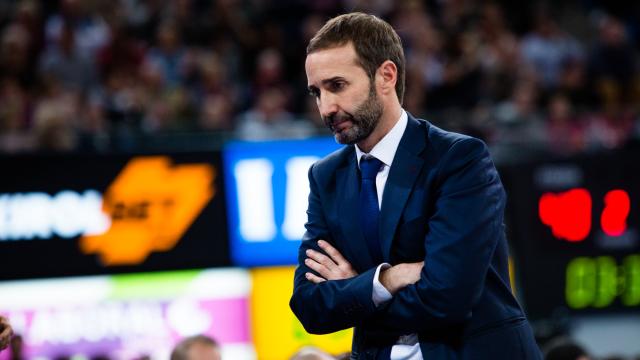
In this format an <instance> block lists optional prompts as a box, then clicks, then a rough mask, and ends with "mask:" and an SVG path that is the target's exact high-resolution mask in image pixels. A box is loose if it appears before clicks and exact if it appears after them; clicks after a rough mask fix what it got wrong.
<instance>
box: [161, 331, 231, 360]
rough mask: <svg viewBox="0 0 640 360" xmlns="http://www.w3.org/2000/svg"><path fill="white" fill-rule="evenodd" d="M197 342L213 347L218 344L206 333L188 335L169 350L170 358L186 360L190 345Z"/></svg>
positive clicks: (172, 359)
mask: <svg viewBox="0 0 640 360" xmlns="http://www.w3.org/2000/svg"><path fill="white" fill-rule="evenodd" d="M197 343H200V344H203V345H209V346H213V347H218V346H219V345H218V343H217V342H216V341H215V340H214V339H213V338H211V337H209V336H206V335H195V336H190V337H188V338H185V339H183V340H182V341H180V342H179V343H178V344H177V345H176V346H175V347H174V348H173V351H172V352H171V360H188V359H189V356H188V355H187V354H188V353H189V348H191V346H192V345H194V344H197Z"/></svg>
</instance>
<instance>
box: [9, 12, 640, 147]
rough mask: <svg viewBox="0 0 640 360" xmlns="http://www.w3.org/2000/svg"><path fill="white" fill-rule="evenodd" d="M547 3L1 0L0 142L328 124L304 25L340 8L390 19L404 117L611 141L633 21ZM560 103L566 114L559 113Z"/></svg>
mask: <svg viewBox="0 0 640 360" xmlns="http://www.w3.org/2000/svg"><path fill="white" fill-rule="evenodd" d="M549 4H550V3H545V2H543V3H539V2H536V3H525V4H523V9H525V10H523V9H518V8H517V7H516V6H514V5H509V4H507V3H504V2H493V1H490V2H476V1H472V0H451V1H440V2H438V1H426V2H424V1H419V0H406V1H401V2H385V1H373V2H371V1H369V2H367V1H359V0H329V1H327V0H323V1H312V2H285V3H280V2H276V1H248V2H246V1H244V2H243V1H236V0H228V1H212V0H176V1H168V0H153V1H147V0H117V1H106V0H91V1H80V0H59V1H57V2H42V1H38V0H18V1H12V2H0V152H28V151H37V150H41V151H49V150H55V151H78V150H81V151H110V150H116V151H117V150H126V151H136V150H140V149H141V146H143V145H144V144H145V143H148V142H147V141H145V140H146V139H147V138H148V137H151V136H155V135H156V134H160V133H162V134H163V135H165V137H166V135H170V134H171V133H176V132H198V131H204V132H208V133H209V134H208V135H207V136H214V137H220V139H224V138H225V136H226V134H237V135H238V136H241V137H242V138H245V139H256V140H257V139H267V138H274V137H290V136H293V137H304V136H309V135H311V134H316V133H324V134H326V129H324V124H323V123H322V120H321V119H320V118H319V117H318V115H317V112H316V111H315V110H314V108H315V104H314V102H313V101H311V100H310V99H309V97H308V96H306V89H305V88H306V77H305V74H304V69H303V68H302V64H303V63H304V61H303V60H304V57H305V48H306V45H307V43H308V41H309V38H310V37H311V36H312V35H313V34H314V33H315V32H316V31H317V30H318V28H319V27H320V26H321V25H322V24H323V23H324V20H325V18H326V17H328V16H332V15H334V14H336V13H339V12H344V11H346V10H345V9H348V10H349V11H351V10H353V11H368V12H371V13H375V14H378V15H379V16H381V17H383V18H386V19H388V20H389V21H390V22H391V23H392V24H393V25H394V27H395V28H396V29H397V30H398V33H399V34H400V36H401V37H402V39H403V43H404V46H405V55H406V58H407V69H406V77H407V81H406V83H407V88H406V94H405V100H404V104H403V106H404V108H405V109H406V110H408V111H409V112H411V113H412V114H414V115H417V116H423V117H426V118H428V119H430V120H432V121H433V122H434V123H435V124H437V125H439V126H442V127H445V128H447V129H449V130H454V131H462V132H466V133H468V134H470V135H474V136H479V137H481V138H483V139H485V140H487V141H489V142H490V144H492V145H499V144H501V143H506V144H509V145H517V146H525V145H526V146H529V145H530V143H532V142H535V143H539V142H543V143H545V142H554V143H556V144H558V141H559V139H561V138H563V137H565V136H568V139H569V142H570V143H573V145H571V146H567V147H563V146H557V147H556V148H557V150H558V151H561V152H562V151H565V150H566V151H569V152H570V153H573V152H575V151H582V150H598V149H603V148H604V149H609V148H615V147H619V146H622V145H623V144H624V143H625V142H626V141H627V140H628V138H629V136H635V137H637V136H638V132H637V131H635V132H634V131H633V129H640V125H638V124H637V123H638V120H637V119H638V118H639V117H640V105H639V104H640V77H639V76H638V69H637V64H638V49H637V46H636V45H637V43H638V42H637V37H636V36H634V35H635V32H634V31H635V29H636V28H637V24H636V23H635V22H634V21H633V20H632V19H631V17H627V18H625V19H628V20H625V21H626V22H623V21H622V20H620V19H618V18H615V17H612V16H610V15H608V14H605V13H603V12H602V11H603V10H602V9H601V8H598V6H600V5H599V3H598V2H595V3H594V2H571V3H567V4H564V3H563V6H562V7H561V8H557V7H555V6H553V7H551V5H549ZM532 8H533V9H534V11H531V9H532ZM608 8H609V7H605V9H608ZM535 9H537V10H535ZM617 15H618V16H620V13H617ZM587 18H590V19H592V21H591V22H588V21H586V19H587ZM576 24H578V25H579V26H576ZM584 26H588V27H591V28H590V29H585V28H584ZM581 27H582V28H581ZM627 30H629V31H627ZM592 33H594V34H598V36H597V37H596V38H595V39H593V40H592V39H590V38H589V35H590V34H592ZM572 34H573V35H572ZM574 35H581V36H582V38H577V37H574ZM583 49H588V51H584V50H583ZM585 53H586V54H587V55H586V56H585ZM525 84H526V85H525ZM52 88H55V89H57V90H56V91H54V93H55V94H52ZM556 94H563V95H562V96H563V97H565V98H566V99H565V100H558V99H557V98H556V99H552V97H555V96H556ZM65 99H68V100H69V103H68V104H59V102H62V101H67V100H65ZM563 102H566V103H567V104H568V105H569V106H565V105H563ZM552 104H554V105H552ZM545 105H546V106H547V109H548V110H549V111H551V110H553V111H552V112H553V114H550V116H549V117H548V120H549V124H545V123H544V121H543V120H541V119H544V116H542V115H540V114H542V113H544V112H545V108H544V106H545ZM54 108H57V109H62V112H61V113H60V115H55V116H53V115H52V114H53V110H51V109H54ZM564 108H568V109H570V111H569V115H570V117H572V118H573V119H574V120H572V121H570V122H568V123H567V122H563V121H564V120H558V119H562V116H558V114H560V113H562V112H563V111H564V110H563V109H564ZM310 109H311V110H314V111H309V110H310ZM66 116H70V118H65V117H66ZM568 124H570V126H569V125H568ZM574 125H575V126H574ZM577 125H579V126H577ZM544 127H547V131H542V132H541V131H540V129H541V128H544ZM549 134H550V135H549ZM166 139H168V140H171V136H168V137H166ZM577 139H580V140H579V141H578V140H577ZM567 149H568V150H567Z"/></svg>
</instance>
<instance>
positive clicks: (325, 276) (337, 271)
mask: <svg viewBox="0 0 640 360" xmlns="http://www.w3.org/2000/svg"><path fill="white" fill-rule="evenodd" d="M318 246H319V247H320V249H322V250H324V252H325V253H326V254H327V255H324V254H322V253H321V252H318V251H315V250H312V249H309V250H307V251H306V255H307V256H308V257H307V259H305V261H304V263H305V265H306V266H307V267H308V268H310V269H312V270H314V271H315V272H317V273H318V274H319V275H320V276H318V275H315V274H313V273H312V272H306V273H305V277H306V278H307V280H309V281H311V282H313V283H315V284H319V283H321V282H324V281H327V280H342V279H350V278H352V277H354V276H356V275H358V273H357V272H356V271H355V270H354V269H353V267H352V266H351V264H350V263H349V262H348V261H347V260H346V259H345V258H344V257H343V256H342V254H340V252H339V251H338V250H336V248H334V247H333V246H331V245H330V244H329V243H328V242H326V241H324V240H318ZM423 266H424V261H421V262H416V263H401V264H397V265H395V266H392V267H390V268H387V269H384V270H381V271H380V279H379V280H380V283H382V286H384V287H385V288H386V289H387V290H388V291H389V292H390V293H391V295H394V294H395V293H397V292H398V291H399V290H400V289H402V288H404V287H406V286H408V285H411V284H415V283H416V282H417V281H418V280H420V273H421V271H422V267H423Z"/></svg>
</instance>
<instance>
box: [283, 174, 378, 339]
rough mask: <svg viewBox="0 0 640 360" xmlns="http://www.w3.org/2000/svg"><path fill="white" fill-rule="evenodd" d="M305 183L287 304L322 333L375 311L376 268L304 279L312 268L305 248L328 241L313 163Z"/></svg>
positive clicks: (306, 325)
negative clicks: (343, 275)
mask: <svg viewBox="0 0 640 360" xmlns="http://www.w3.org/2000/svg"><path fill="white" fill-rule="evenodd" d="M309 184H310V190H311V191H310V194H309V207H308V210H307V216H308V220H307V223H306V224H305V227H306V232H305V234H304V237H303V239H302V244H301V245H300V248H299V251H298V264H299V265H298V267H297V268H296V271H295V277H294V287H293V295H292V297H291V300H290V302H289V306H290V307H291V310H292V311H293V313H294V314H295V315H296V316H297V317H298V319H299V320H300V322H301V323H302V325H303V326H304V328H305V330H307V332H309V333H311V334H326V333H331V332H335V331H338V330H342V329H347V328H350V327H353V326H355V325H357V324H358V323H359V322H361V321H363V320H364V319H365V318H367V317H369V316H370V315H371V314H372V313H373V312H374V311H375V305H374V304H373V300H372V291H373V290H372V287H373V275H374V273H375V270H376V269H375V268H372V269H370V270H368V271H366V272H364V273H362V274H359V275H357V276H355V277H353V278H350V279H344V280H329V281H324V282H322V283H320V284H314V283H312V282H310V281H309V280H307V279H306V277H305V273H307V272H312V273H315V272H314V271H313V270H311V269H310V268H308V267H307V266H305V264H304V260H305V259H306V257H307V256H306V255H305V252H306V251H307V250H308V249H313V250H316V251H319V252H323V251H322V250H321V249H320V248H319V247H318V245H317V240H319V239H324V240H327V241H329V242H332V237H331V234H330V232H329V230H328V227H327V224H326V220H325V218H324V216H323V212H322V204H321V200H320V195H319V193H318V191H319V190H318V185H317V182H316V181H315V179H314V166H312V167H311V168H310V169H309ZM323 253H324V252H323ZM316 275H317V273H316Z"/></svg>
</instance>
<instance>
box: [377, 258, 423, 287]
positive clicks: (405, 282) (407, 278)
mask: <svg viewBox="0 0 640 360" xmlns="http://www.w3.org/2000/svg"><path fill="white" fill-rule="evenodd" d="M423 266H424V261H421V262H416V263H402V264H398V265H395V266H392V267H390V268H388V269H386V270H382V271H380V283H381V284H382V286H384V287H385V288H386V289H387V290H389V292H390V293H391V295H395V293H397V292H398V291H399V290H400V289H402V288H404V287H406V286H409V285H411V284H415V283H416V282H418V280H420V273H421V272H422V267H423Z"/></svg>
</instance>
